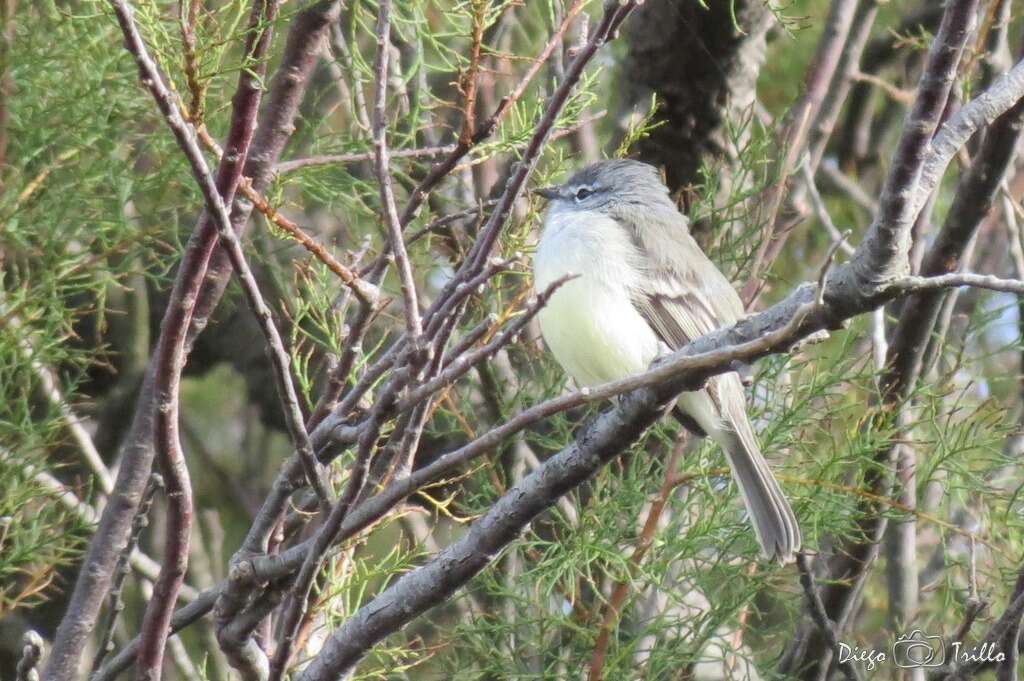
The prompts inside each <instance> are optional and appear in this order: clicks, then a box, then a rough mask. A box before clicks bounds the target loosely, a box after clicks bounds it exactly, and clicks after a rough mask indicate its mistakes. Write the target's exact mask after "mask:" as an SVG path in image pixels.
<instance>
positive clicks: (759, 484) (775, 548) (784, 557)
mask: <svg viewBox="0 0 1024 681" xmlns="http://www.w3.org/2000/svg"><path fill="white" fill-rule="evenodd" d="M744 418H745V417H744ZM730 425H731V424H730ZM747 427H748V428H749V423H748V424H747ZM741 428H742V426H741ZM714 436H715V439H716V440H717V441H718V443H719V444H720V445H722V449H724V450H725V456H726V458H727V459H728V460H729V468H731V469H732V475H733V478H735V480H736V484H737V485H738V486H739V488H740V494H741V495H742V497H743V503H744V504H746V507H747V513H748V514H749V515H750V521H751V523H752V524H753V526H754V533H755V534H756V535H757V543H758V544H760V545H761V553H762V554H764V556H765V557H766V558H771V559H774V560H777V561H779V562H780V563H789V562H791V561H792V560H793V554H794V553H796V552H797V551H799V550H800V541H801V539H800V526H799V525H798V524H797V522H796V516H795V515H794V514H793V509H792V508H791V507H790V505H789V502H788V501H787V500H786V497H785V496H784V495H783V493H782V489H781V488H780V487H779V483H778V482H777V481H776V480H775V476H774V475H772V471H771V469H770V468H769V467H768V462H767V461H765V458H764V457H763V456H761V450H760V448H759V447H758V445H757V441H756V440H754V438H753V433H751V437H750V438H745V437H743V436H742V435H741V433H740V432H737V431H736V430H732V429H722V430H719V431H718V432H716V433H714Z"/></svg>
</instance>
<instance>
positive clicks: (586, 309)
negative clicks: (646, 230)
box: [534, 212, 659, 386]
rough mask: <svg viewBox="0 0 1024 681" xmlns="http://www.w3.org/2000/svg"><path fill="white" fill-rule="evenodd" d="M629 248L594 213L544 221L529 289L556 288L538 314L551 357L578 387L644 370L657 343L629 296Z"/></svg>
mask: <svg viewBox="0 0 1024 681" xmlns="http://www.w3.org/2000/svg"><path fill="white" fill-rule="evenodd" d="M636 260H637V254H636V248H635V246H634V245H633V244H632V242H631V241H630V239H629V236H628V234H627V233H626V231H625V230H624V229H623V228H621V227H620V226H619V225H617V224H615V223H614V222H613V221H612V220H611V219H610V218H608V217H606V216H602V215H598V214H595V213H584V212H578V213H573V214H572V215H571V216H570V215H550V216H549V218H548V222H547V224H546V225H545V228H544V233H543V234H542V236H541V241H540V244H538V246H537V252H536V254H535V256H534V277H535V281H534V287H535V288H536V289H537V290H538V291H543V290H544V289H545V288H547V287H548V286H549V285H550V284H551V283H552V282H554V281H555V280H557V279H558V278H559V277H561V276H564V275H566V274H576V275H578V276H577V278H575V279H573V280H571V281H569V282H568V283H566V284H564V285H563V286H562V287H561V288H560V289H559V290H558V291H556V292H555V294H554V295H553V296H552V297H551V300H550V301H549V302H548V304H547V306H546V307H545V308H544V309H543V310H541V312H540V314H539V315H538V319H539V322H540V327H541V332H542V333H543V334H544V341H545V342H546V343H547V345H548V347H549V348H550V350H551V352H552V354H554V356H555V358H556V359H557V360H558V362H559V364H561V365H562V366H563V367H564V368H565V370H566V371H567V372H568V373H569V374H570V375H571V376H572V377H573V378H574V379H575V380H576V383H577V384H579V385H580V386H590V385H596V384H599V383H605V382H607V381H612V380H616V379H619V378H624V377H626V376H630V375H632V374H636V373H639V372H642V371H644V370H645V369H646V368H647V367H648V365H649V364H650V363H651V361H652V360H653V359H654V358H655V357H656V356H657V355H658V354H659V342H658V339H657V337H656V336H655V335H654V332H653V331H652V330H651V328H650V326H648V324H647V322H646V321H645V320H644V319H643V317H641V316H640V313H639V312H637V310H636V308H634V306H633V304H632V302H631V301H630V298H629V291H630V288H631V285H632V282H633V281H634V280H635V279H636V277H637V276H638V272H637V270H636V269H635V265H634V264H635V263H636Z"/></svg>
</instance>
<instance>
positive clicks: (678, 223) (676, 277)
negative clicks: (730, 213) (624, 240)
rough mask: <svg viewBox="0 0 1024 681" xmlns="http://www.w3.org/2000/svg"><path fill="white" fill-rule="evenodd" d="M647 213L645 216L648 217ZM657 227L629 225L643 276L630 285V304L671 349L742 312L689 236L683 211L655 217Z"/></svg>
mask: <svg viewBox="0 0 1024 681" xmlns="http://www.w3.org/2000/svg"><path fill="white" fill-rule="evenodd" d="M649 217H650V216H645V220H647V219H648V218H649ZM656 219H660V220H661V221H662V224H660V225H656V226H655V228H650V227H648V228H645V229H643V230H640V229H637V228H636V226H635V225H634V224H629V221H628V220H626V221H624V222H625V223H626V226H627V227H628V228H629V229H630V231H631V233H632V236H633V241H634V244H636V246H637V249H638V250H639V251H640V257H639V259H638V260H639V262H640V263H642V266H643V267H644V268H645V269H646V270H647V272H646V276H643V277H640V278H639V283H638V284H637V285H635V286H634V289H633V290H632V296H631V298H632V301H633V305H634V306H635V307H636V308H637V310H638V311H639V312H640V314H641V315H643V317H644V319H646V320H647V323H648V324H650V325H651V328H653V329H654V331H655V333H657V334H658V336H659V337H660V338H661V340H662V341H663V342H664V343H665V344H666V345H668V346H669V348H671V349H673V350H675V349H678V348H680V347H682V346H683V345H686V344H687V343H689V342H690V341H692V340H694V339H696V338H699V337H701V336H703V335H705V334H707V333H710V332H711V331H714V330H715V329H719V328H721V327H723V326H729V325H730V324H733V323H735V322H736V321H738V320H739V319H740V317H742V316H743V304H742V302H741V301H740V298H739V295H737V293H736V290H735V289H734V288H733V287H732V284H730V283H729V280H728V279H726V278H725V275H723V274H722V273H721V272H720V271H719V269H718V268H717V267H715V265H714V263H712V262H711V260H709V259H708V257H707V256H706V255H704V252H703V251H701V249H700V246H698V245H697V242H696V241H694V240H693V237H692V236H690V233H689V230H688V229H687V226H686V218H685V217H684V216H683V215H682V214H681V213H676V214H675V215H674V216H672V215H662V216H656Z"/></svg>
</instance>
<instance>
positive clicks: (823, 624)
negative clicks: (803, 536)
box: [796, 551, 860, 681]
mask: <svg viewBox="0 0 1024 681" xmlns="http://www.w3.org/2000/svg"><path fill="white" fill-rule="evenodd" d="M796 567H797V569H798V570H799V571H800V586H802V587H803V589H804V595H805V596H807V603H808V606H807V609H808V610H809V611H810V613H811V617H812V618H813V619H814V623H815V624H816V625H817V627H818V630H819V631H820V632H821V633H822V635H823V636H824V637H825V640H826V641H827V642H828V645H829V647H830V648H831V649H832V652H833V654H834V655H835V656H836V659H839V639H838V638H837V634H836V627H835V623H834V622H832V620H830V619H829V618H828V613H827V612H826V611H825V604H824V603H822V602H821V596H820V595H819V594H818V586H817V584H815V580H814V572H813V569H812V568H811V563H810V561H809V560H808V559H807V554H806V553H804V552H803V551H800V552H799V553H797V554H796ZM838 665H839V668H840V669H842V670H843V674H844V675H845V676H846V678H847V681H860V674H859V673H857V668H856V667H855V666H854V665H853V663H852V662H851V661H850V660H844V661H842V662H839V663H838Z"/></svg>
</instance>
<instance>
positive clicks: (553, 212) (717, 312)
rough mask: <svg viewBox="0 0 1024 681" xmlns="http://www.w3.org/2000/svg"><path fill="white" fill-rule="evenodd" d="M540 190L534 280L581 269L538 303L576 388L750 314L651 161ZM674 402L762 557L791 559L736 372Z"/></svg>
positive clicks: (780, 504) (791, 541) (636, 368)
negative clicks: (733, 493) (735, 492)
mask: <svg viewBox="0 0 1024 681" xmlns="http://www.w3.org/2000/svg"><path fill="white" fill-rule="evenodd" d="M534 193H535V194H538V195H540V196H541V197H543V198H545V199H547V209H546V211H545V216H544V222H543V227H542V230H541V235H540V240H539V242H538V244H537V248H536V250H535V252H534V257H533V277H534V288H535V290H536V291H538V292H539V291H545V290H547V289H548V287H550V286H551V285H552V284H553V283H555V282H556V281H558V280H560V279H562V278H564V277H566V276H567V275H575V276H574V277H573V278H571V279H569V280H568V281H566V282H565V283H564V284H562V286H561V287H560V288H558V289H557V290H555V291H554V293H553V294H551V296H550V298H549V299H548V301H547V304H546V305H545V306H544V307H543V308H542V309H541V310H540V312H539V314H538V322H539V325H540V330H541V335H542V336H543V338H544V341H545V344H546V345H547V347H548V349H549V350H550V352H551V353H552V354H553V355H554V357H555V359H556V360H557V362H558V363H559V364H560V365H561V366H562V368H563V369H564V370H565V371H566V373H568V374H569V375H570V376H571V377H572V378H573V379H574V380H575V382H576V384H577V385H578V386H579V387H581V388H586V387H592V386H596V385H599V384H602V383H606V382H609V381H615V380H619V379H622V378H626V377H628V376H632V375H635V374H639V373H642V372H644V371H646V370H647V369H648V367H649V366H650V365H651V363H652V362H653V361H654V360H655V359H657V358H658V357H660V356H662V355H665V354H667V353H669V352H671V351H673V350H676V349H678V348H680V347H682V346H684V345H686V344H687V343H689V342H691V341H693V340H695V339H697V338H699V337H700V336H703V335H705V334H707V333H710V332H712V331H714V330H716V329H719V328H722V327H726V326H730V325H732V324H734V323H736V322H737V321H738V320H740V319H741V318H742V317H743V316H744V308H743V303H742V301H741V300H740V297H739V295H738V294H737V293H736V290H735V289H734V288H733V286H732V284H731V283H730V282H729V280H728V279H727V278H726V276H725V275H724V274H722V272H721V271H720V270H719V269H718V268H717V267H716V266H715V264H714V263H713V262H712V261H711V260H710V259H709V258H708V257H707V255H705V254H704V252H703V251H702V250H701V248H700V246H699V245H698V244H697V242H696V241H695V240H694V238H693V236H692V235H691V234H690V230H689V221H688V219H687V217H686V216H685V215H684V214H683V213H681V212H680V211H679V209H678V208H677V206H676V204H675V203H674V202H673V201H672V198H671V196H670V193H669V189H668V187H666V186H665V184H664V182H662V180H661V176H660V174H659V172H658V170H657V168H655V167H654V166H651V165H648V164H646V163H642V162H639V161H634V160H628V159H615V160H606V161H599V162H596V163H592V164H590V165H587V166H585V167H584V168H582V169H581V170H579V171H578V172H576V173H575V174H574V175H572V177H571V178H570V179H569V180H568V181H566V182H565V183H564V184H561V185H558V186H552V187H543V188H539V189H535V190H534ZM674 410H675V411H676V412H677V413H679V414H680V415H681V417H682V418H681V420H682V421H683V423H684V425H688V426H689V427H690V429H691V430H695V431H696V432H697V433H698V434H699V435H702V436H707V437H710V438H711V439H712V440H714V441H715V442H716V443H718V445H720V446H721V448H722V450H723V451H724V453H725V457H726V459H727V460H728V463H729V467H730V469H731V471H732V476H733V478H734V479H735V481H736V483H737V486H738V487H739V491H740V495H741V496H742V498H743V502H744V504H745V506H746V509H747V512H748V515H749V517H750V520H751V524H752V525H753V529H754V533H755V535H756V538H757V542H758V544H759V546H760V549H761V554H762V556H763V557H765V558H768V559H771V560H775V561H778V562H780V563H783V564H785V563H788V562H791V561H792V560H793V559H794V555H795V553H796V552H797V551H798V550H799V549H800V544H801V536H800V527H799V525H798V523H797V520H796V516H795V514H794V513H793V509H792V508H791V506H790V504H789V502H788V501H787V499H786V497H785V495H784V494H783V491H782V489H781V487H780V486H779V483H778V481H777V480H776V479H775V476H774V475H773V474H772V471H771V468H770V467H769V465H768V462H767V461H766V460H765V458H764V456H763V455H762V453H761V448H760V445H759V443H758V439H757V436H756V435H755V433H754V429H753V427H752V425H751V423H750V419H749V417H748V415H747V407H746V395H745V391H744V386H743V382H742V379H741V377H740V375H739V374H738V373H737V372H735V371H729V372H726V373H722V374H719V375H717V376H714V377H712V378H711V379H710V380H708V382H707V383H706V385H705V387H704V388H703V389H701V390H697V391H692V392H683V393H681V394H680V395H679V396H678V397H677V398H676V403H675V407H674Z"/></svg>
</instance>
